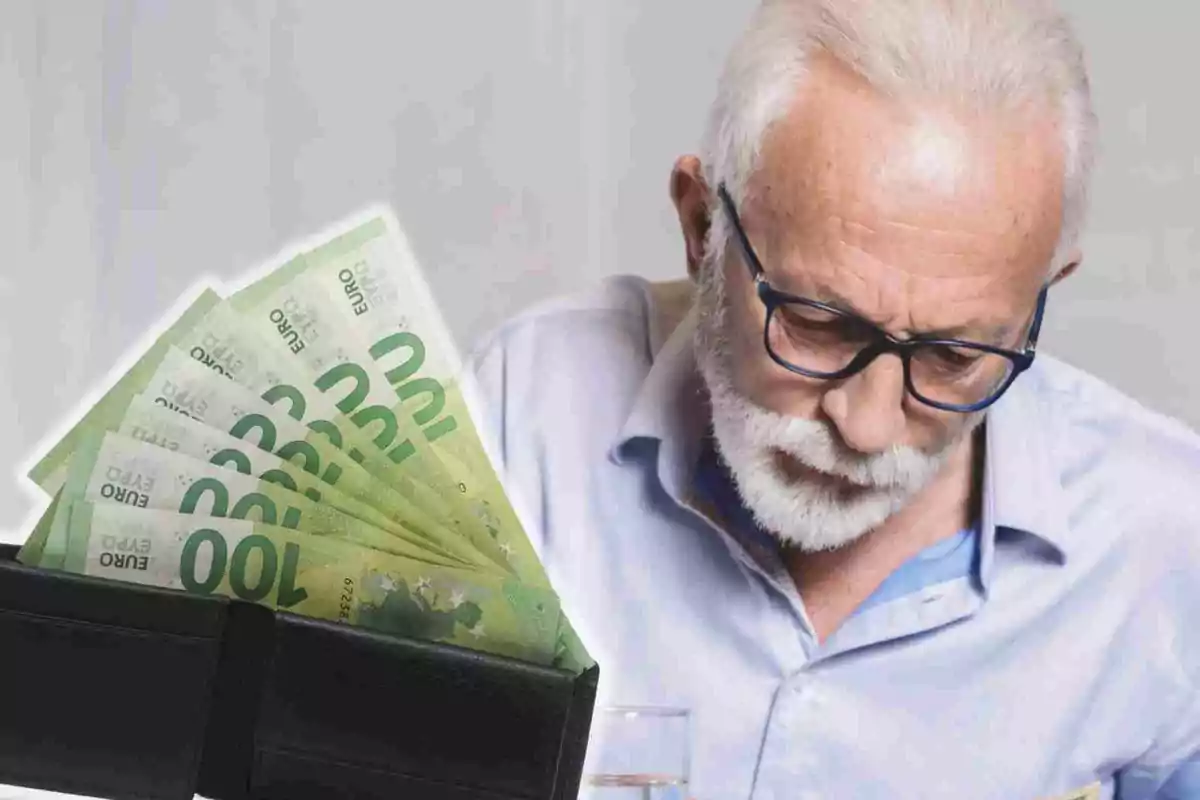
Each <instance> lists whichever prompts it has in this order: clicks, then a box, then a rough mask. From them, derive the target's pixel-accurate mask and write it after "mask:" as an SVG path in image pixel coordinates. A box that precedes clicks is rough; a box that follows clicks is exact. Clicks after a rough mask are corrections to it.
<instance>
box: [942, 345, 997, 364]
mask: <svg viewBox="0 0 1200 800" xmlns="http://www.w3.org/2000/svg"><path fill="white" fill-rule="evenodd" d="M930 354H931V355H932V356H933V357H934V358H936V359H937V360H938V361H939V362H940V363H941V364H943V365H945V366H946V367H949V368H952V369H966V368H968V367H971V366H973V365H975V364H977V363H979V361H980V360H981V359H982V358H983V357H984V355H985V353H983V352H982V351H980V350H974V349H972V348H966V347H952V346H950V345H936V346H935V347H934V348H933V349H932V351H931V353H930Z"/></svg>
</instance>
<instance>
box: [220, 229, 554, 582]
mask: <svg viewBox="0 0 1200 800" xmlns="http://www.w3.org/2000/svg"><path fill="white" fill-rule="evenodd" d="M230 302H231V303H232V304H233V305H234V307H235V308H236V309H238V310H239V311H240V312H242V313H244V314H245V315H246V316H247V317H248V318H250V319H251V320H254V321H255V322H256V323H257V325H258V326H259V331H260V335H261V336H262V337H263V338H270V337H271V335H272V334H274V336H275V338H276V339H277V340H279V342H282V343H285V344H286V345H287V349H288V350H289V351H290V352H291V353H292V354H293V355H294V357H295V358H296V359H297V360H299V361H301V362H303V363H304V364H305V365H306V366H307V368H308V369H309V370H311V371H312V372H314V373H316V374H317V375H318V377H317V384H318V385H319V386H320V387H321V388H322V391H324V392H327V393H329V394H330V395H331V396H332V397H333V398H334V399H335V401H336V405H337V408H338V410H339V412H341V416H340V417H339V419H346V420H349V421H350V423H351V424H352V425H354V426H357V427H359V428H362V429H364V430H370V431H371V432H372V434H373V438H372V439H371V440H370V445H371V446H370V447H369V448H368V449H367V450H366V451H365V452H364V456H365V459H366V460H365V461H364V465H365V466H366V467H367V468H368V470H369V471H371V472H372V473H373V474H377V475H380V476H381V477H386V479H388V480H389V481H401V480H405V479H407V478H410V477H411V476H421V477H420V479H421V480H423V481H425V482H427V483H428V484H429V485H431V486H433V487H436V488H437V489H438V490H440V491H441V492H442V494H443V496H444V497H445V499H446V500H447V502H451V503H455V504H458V505H464V504H465V505H466V506H467V507H468V508H469V509H470V510H471V513H472V514H473V515H474V517H475V518H476V519H477V520H478V521H479V522H480V523H482V524H483V525H484V526H486V528H487V529H488V531H489V533H490V534H491V535H492V536H493V537H495V538H496V540H497V541H498V542H500V543H501V545H502V546H503V547H504V548H505V550H506V554H507V555H508V557H509V559H510V562H511V563H512V564H513V566H514V568H515V569H516V570H517V573H518V574H519V575H521V576H522V577H523V578H524V579H526V580H530V581H535V582H545V580H546V579H545V575H544V573H543V572H542V569H541V564H540V562H539V561H538V559H537V556H536V554H535V553H534V551H533V549H532V547H531V546H530V544H529V541H528V538H527V537H526V536H525V535H524V532H523V529H522V527H521V523H520V521H519V519H518V518H517V515H516V514H515V513H514V512H513V510H512V507H511V505H510V504H509V501H508V498H507V497H506V495H505V491H504V488H503V486H502V484H501V482H500V480H499V478H498V476H497V475H496V472H495V470H494V468H493V466H492V464H491V462H490V460H489V458H488V456H487V453H486V451H485V449H484V447H483V445H482V442H481V441H480V438H479V436H478V433H477V431H476V429H475V424H474V421H473V418H472V415H471V412H470V410H469V408H468V407H467V403H466V402H465V400H464V398H463V394H462V391H461V389H460V387H459V385H458V379H459V377H460V370H461V366H460V364H459V361H458V358H457V355H456V351H455V348H454V346H453V342H452V339H451V337H450V335H449V332H448V330H447V328H446V326H445V323H444V322H443V321H442V319H441V317H440V315H439V314H438V312H437V309H436V305H435V304H434V303H433V302H432V296H431V294H430V292H429V290H428V287H427V285H426V284H425V282H424V279H423V278H422V276H421V274H420V271H419V269H418V267H417V264H416V261H415V259H414V258H413V257H412V254H411V252H410V251H409V249H408V246H407V242H406V241H405V239H404V237H403V236H402V235H401V234H400V233H399V231H398V230H396V229H395V228H394V226H391V225H389V224H388V222H387V221H386V220H385V219H384V218H382V217H380V218H377V219H374V220H371V221H368V222H366V223H364V224H362V225H360V226H358V227H356V228H354V229H353V230H350V231H348V232H346V233H344V234H342V235H340V236H337V237H335V238H333V239H332V240H331V241H329V242H327V243H325V244H324V245H322V246H320V247H318V248H315V249H314V250H312V251H311V252H307V253H305V254H303V255H302V256H299V257H297V258H295V259H293V260H292V261H291V262H289V263H288V264H286V265H284V266H283V267H281V268H280V269H278V270H276V271H275V272H273V273H271V274H269V275H267V276H266V277H264V278H263V279H261V280H259V281H257V282H255V283H253V284H251V285H250V286H248V287H246V288H245V289H243V290H241V291H240V292H238V293H236V294H235V295H234V296H233V297H232V298H231V300H230Z"/></svg>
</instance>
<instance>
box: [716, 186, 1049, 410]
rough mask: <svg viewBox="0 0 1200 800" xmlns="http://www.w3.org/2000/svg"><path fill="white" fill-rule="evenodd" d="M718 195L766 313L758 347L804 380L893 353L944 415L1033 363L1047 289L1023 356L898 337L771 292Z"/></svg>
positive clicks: (908, 381)
mask: <svg viewBox="0 0 1200 800" xmlns="http://www.w3.org/2000/svg"><path fill="white" fill-rule="evenodd" d="M717 193H718V195H719V197H720V198H721V202H722V204H723V205H724V208H725V211H726V213H727V214H729V218H730V220H731V221H732V222H733V229H734V234H735V238H736V239H737V242H738V246H739V248H740V249H741V251H742V255H743V257H744V260H745V262H746V265H747V266H748V267H749V269H750V277H751V279H752V280H753V281H754V285H755V289H756V290H757V293H758V297H759V299H760V300H761V301H762V303H763V305H764V306H765V307H766V310H767V318H766V322H765V323H764V328H763V344H764V345H765V346H766V348H767V353H768V354H770V356H771V358H772V359H773V360H774V361H775V362H776V363H777V364H779V365H780V366H782V367H783V368H785V369H787V370H789V371H791V372H794V373H796V374H799V375H803V376H805V377H809V378H818V379H823V380H841V379H845V378H849V377H850V376H852V375H855V374H856V373H858V372H861V371H862V370H864V369H866V367H867V366H868V365H869V364H870V363H871V362H873V361H874V360H875V359H876V358H878V357H879V356H881V355H884V354H887V353H895V354H896V355H898V356H899V357H900V360H901V362H902V363H903V365H904V385H905V387H906V389H907V390H908V392H909V393H910V394H912V395H913V397H915V398H917V400H919V401H920V402H922V403H924V404H926V405H928V406H932V407H934V408H937V409H941V410H943V411H955V412H960V413H972V412H975V411H981V410H983V409H985V408H987V407H988V406H990V405H991V404H992V403H995V402H996V401H997V400H999V399H1000V397H1001V396H1002V395H1003V394H1004V393H1005V392H1006V391H1008V388H1009V387H1010V386H1012V383H1013V381H1014V380H1016V378H1017V376H1018V375H1020V374H1021V373H1022V372H1024V371H1025V370H1027V369H1029V367H1030V366H1031V365H1032V364H1033V359H1034V356H1035V354H1036V351H1037V338H1038V332H1039V330H1040V329H1041V327H1042V315H1043V314H1044V312H1045V308H1046V288H1045V287H1043V288H1042V291H1041V292H1040V293H1039V294H1038V299H1037V308H1036V310H1035V311H1034V314H1033V320H1032V322H1031V323H1030V326H1029V335H1028V337H1027V339H1026V343H1025V346H1024V348H1023V349H1022V350H1020V351H1016V350H1006V349H1004V348H1002V347H994V346H992V345H988V344H982V343H980V342H968V341H963V340H961V339H944V338H935V337H932V336H914V337H912V338H908V339H897V338H896V337H894V336H892V335H891V334H890V333H888V332H887V331H885V330H883V329H882V328H880V327H879V326H877V325H875V324H874V323H873V322H870V321H869V320H866V319H863V318H862V317H860V316H858V315H856V314H851V313H849V312H847V311H843V310H842V309H839V308H836V307H834V306H831V305H828V304H826V303H822V302H819V301H816V300H810V299H808V298H805V297H797V296H796V295H791V294H787V293H786V292H781V291H779V290H777V289H775V288H773V287H772V286H771V285H770V284H769V283H768V282H767V279H766V274H765V271H764V270H763V267H762V263H761V262H760V261H759V260H758V256H757V255H755V253H754V248H753V247H752V246H751V245H750V239H749V237H747V236H746V231H745V229H743V228H742V222H741V220H740V219H739V218H738V213H737V209H736V208H735V207H734V204H733V200H732V198H730V196H729V193H728V192H727V191H726V190H725V186H724V185H723V184H722V185H721V186H720V187H718V190H717Z"/></svg>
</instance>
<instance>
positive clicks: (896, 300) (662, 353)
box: [473, 0, 1200, 800]
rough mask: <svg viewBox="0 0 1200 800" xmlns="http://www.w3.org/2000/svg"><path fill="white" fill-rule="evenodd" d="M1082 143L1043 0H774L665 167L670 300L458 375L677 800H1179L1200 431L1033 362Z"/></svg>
mask: <svg viewBox="0 0 1200 800" xmlns="http://www.w3.org/2000/svg"><path fill="white" fill-rule="evenodd" d="M1094 139H1095V122H1094V119H1093V116H1092V112H1091V104H1090V99H1089V90H1088V83H1087V78H1086V74H1085V71H1084V66H1083V60H1082V57H1081V54H1080V51H1079V48H1078V45H1077V43H1076V40H1075V39H1074V37H1073V34H1072V33H1071V31H1070V29H1069V27H1068V25H1067V24H1066V22H1065V21H1064V19H1063V18H1062V17H1061V16H1060V15H1059V14H1058V13H1057V12H1056V11H1055V10H1054V9H1053V8H1051V7H1050V6H1049V5H1048V4H1047V3H1044V2H1036V0H888V1H887V2H865V0H774V1H769V2H766V3H765V4H764V5H763V6H762V7H761V8H760V9H759V10H758V13H757V14H756V15H755V16H754V17H753V19H752V22H751V25H750V28H749V30H748V31H747V32H746V33H745V35H744V36H743V37H742V38H741V39H740V40H739V42H738V43H737V44H736V46H735V49H734V51H733V53H732V56H731V58H730V60H729V62H728V65H727V68H726V70H725V72H724V76H723V78H722V81H721V84H720V86H719V91H718V96H717V100H716V103H715V106H714V109H713V112H712V117H711V121H710V123H709V129H708V133H707V139H706V145H705V148H704V151H703V157H702V158H696V157H690V156H689V157H685V158H682V159H680V160H679V161H678V162H677V163H676V165H675V169H674V172H673V174H672V176H671V181H670V191H671V197H672V199H673V201H674V203H675V206H676V208H677V209H678V214H679V220H680V224H681V227H682V232H683V243H684V250H685V252H686V260H687V266H688V272H689V275H690V278H691V281H681V282H680V284H678V285H677V284H666V285H654V284H650V283H648V282H646V281H644V280H641V279H638V278H633V277H625V278H618V279H613V280H611V281H609V282H607V283H605V284H603V285H602V286H599V287H597V288H595V289H594V290H591V291H588V292H585V293H583V294H581V295H580V296H577V297H573V298H568V299H560V300H556V301H554V302H550V303H546V304H543V305H541V306H539V307H538V308H536V309H534V310H532V311H530V312H528V313H526V314H523V315H522V316H520V317H519V318H517V319H515V320H513V321H511V322H510V323H509V324H507V325H505V326H503V327H502V328H501V329H500V330H499V331H498V332H497V333H496V334H495V335H494V336H492V337H491V338H490V339H489V340H488V341H487V342H486V343H484V345H483V346H482V347H481V348H480V349H479V350H478V352H477V356H476V359H475V360H474V362H473V369H474V372H475V374H476V375H478V377H479V380H480V383H481V386H482V388H483V390H484V392H485V395H484V397H485V399H486V401H487V403H488V406H487V407H488V409H489V413H490V415H491V416H490V418H489V420H488V424H489V425H490V430H491V434H492V436H493V441H494V446H495V451H496V456H497V459H498V462H499V463H500V465H501V466H502V468H503V471H504V473H505V477H506V480H507V481H508V484H509V486H510V487H511V489H512V493H513V496H514V498H515V499H516V501H517V502H518V504H519V507H520V509H519V510H521V511H522V513H523V514H524V518H525V520H526V521H527V524H528V527H529V532H530V535H531V537H532V538H533V539H534V541H535V543H536V545H537V546H538V547H539V549H540V552H541V554H542V556H543V558H544V560H545V563H546V565H547V568H548V570H549V571H550V574H551V576H552V578H553V579H554V580H555V582H556V585H557V586H559V587H560V589H561V590H562V592H563V594H564V596H565V599H566V602H567V603H568V606H569V608H570V609H571V610H572V612H573V614H574V616H575V618H576V619H577V620H578V623H579V628H580V631H581V634H582V636H583V637H584V639H585V640H586V641H587V642H588V644H589V646H590V647H591V649H592V650H593V652H594V654H595V655H596V656H597V659H598V660H599V661H600V662H601V664H602V671H603V673H604V676H605V677H604V685H603V687H602V688H603V699H604V700H606V701H611V702H621V703H634V704H651V705H670V706H684V707H687V708H689V709H691V711H692V714H693V719H694V728H693V767H692V779H693V784H692V787H691V790H690V794H691V795H693V796H695V797H697V798H701V800H716V799H717V798H747V797H754V798H764V800H767V799H770V798H779V800H783V798H809V797H812V798H817V797H820V798H837V799H838V800H841V799H842V798H847V799H849V798H855V799H860V798H889V799H891V798H955V799H956V800H958V799H959V798H968V797H969V798H973V799H974V800H980V799H982V798H995V800H1018V799H1019V798H1029V799H1030V800H1034V798H1045V797H1080V798H1083V797H1088V798H1092V797H1095V798H1110V797H1120V798H1122V800H1143V799H1144V798H1167V797H1170V798H1180V797H1200V588H1197V587H1196V583H1197V579H1198V577H1200V499H1198V498H1197V495H1198V494H1200V492H1198V487H1200V441H1198V439H1197V437H1196V436H1194V435H1193V434H1192V433H1190V432H1189V431H1187V430H1186V429H1185V428H1184V427H1183V426H1181V425H1179V424H1176V423H1173V422H1171V421H1169V420H1166V419H1163V418H1161V417H1159V416H1156V415H1155V414H1153V413H1151V412H1149V411H1147V410H1145V409H1144V408H1142V407H1140V406H1139V405H1138V404H1136V403H1135V402H1133V401H1131V400H1130V399H1128V398H1126V397H1124V396H1122V395H1121V394H1119V393H1118V392H1117V391H1115V390H1114V389H1112V388H1109V387H1107V386H1106V385H1104V384H1103V383H1101V382H1100V381H1098V380H1097V379H1095V378H1093V377H1090V376H1088V375H1086V374H1084V373H1082V372H1080V371H1079V370H1076V369H1073V368H1071V367H1069V366H1066V365H1065V364H1063V363H1060V362H1058V361H1055V360H1052V359H1050V358H1047V357H1046V356H1045V355H1044V354H1037V352H1036V351H1037V339H1038V330H1039V328H1040V326H1041V324H1042V320H1043V317H1044V315H1045V314H1047V313H1053V312H1052V309H1053V305H1054V304H1053V291H1054V286H1055V285H1056V284H1057V283H1058V282H1059V281H1061V280H1062V279H1063V278H1064V277H1066V276H1068V275H1069V274H1070V273H1071V272H1072V271H1073V270H1074V269H1075V268H1076V267H1077V265H1078V264H1079V263H1080V253H1079V251H1078V249H1077V247H1076V242H1077V239H1078V236H1079V231H1080V227H1081V223H1082V221H1083V217H1084V206H1085V201H1086V197H1087V191H1086V189H1087V183H1088V175H1089V170H1090V166H1091V161H1092V150H1093V142H1094ZM598 735H599V736H600V737H603V731H599V732H598Z"/></svg>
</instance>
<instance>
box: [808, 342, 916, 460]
mask: <svg viewBox="0 0 1200 800" xmlns="http://www.w3.org/2000/svg"><path fill="white" fill-rule="evenodd" d="M904 394H905V389H904V365H903V364H902V363H901V361H900V358H899V357H898V356H895V355H890V354H889V355H881V356H879V357H878V358H876V359H875V360H874V361H872V362H871V363H870V365H868V366H867V368H866V369H864V370H863V371H862V372H859V373H858V374H856V375H852V376H851V377H849V378H847V379H846V380H844V381H842V382H840V383H839V384H837V385H835V386H832V387H830V389H829V390H828V391H827V392H826V393H825V395H824V397H823V398H822V400H821V407H822V409H823V410H824V411H825V413H826V414H827V415H828V416H829V419H830V420H831V421H832V422H833V424H834V425H836V426H837V429H838V433H839V434H841V438H842V441H843V442H845V443H846V446H847V447H850V448H851V449H853V450H855V451H857V452H859V453H864V454H873V453H881V452H884V451H885V450H888V449H890V448H891V447H892V446H893V445H895V444H899V443H900V439H901V437H902V436H903V435H904V429H905V422H906V418H905V415H904Z"/></svg>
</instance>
